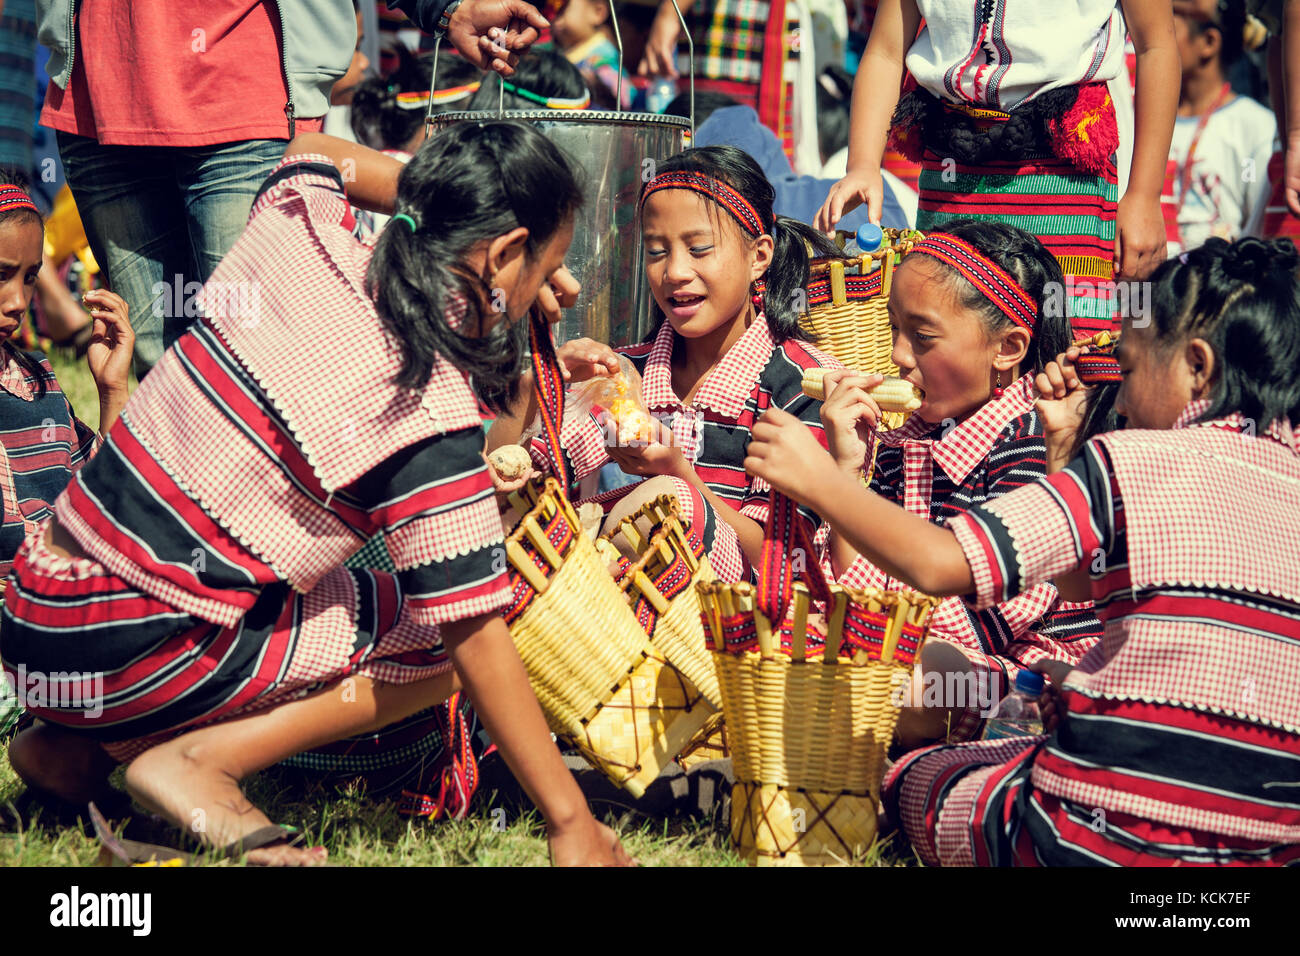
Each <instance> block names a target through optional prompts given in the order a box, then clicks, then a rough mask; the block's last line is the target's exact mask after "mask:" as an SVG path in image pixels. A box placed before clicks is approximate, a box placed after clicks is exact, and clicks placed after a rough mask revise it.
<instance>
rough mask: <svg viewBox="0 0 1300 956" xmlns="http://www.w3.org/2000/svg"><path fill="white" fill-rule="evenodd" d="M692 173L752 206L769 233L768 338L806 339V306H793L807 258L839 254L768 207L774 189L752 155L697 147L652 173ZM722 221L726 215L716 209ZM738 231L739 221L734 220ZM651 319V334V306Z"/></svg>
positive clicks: (660, 315) (822, 238) (811, 231)
mask: <svg viewBox="0 0 1300 956" xmlns="http://www.w3.org/2000/svg"><path fill="white" fill-rule="evenodd" d="M682 171H685V172H696V173H703V174H704V175H705V176H709V177H712V178H713V179H717V180H721V181H722V182H724V183H726V184H727V185H728V186H730V187H731V188H732V189H734V190H735V191H736V192H738V193H740V195H742V196H743V197H745V199H746V200H747V201H748V202H749V204H750V205H751V206H753V207H754V210H755V212H757V213H758V217H759V220H760V221H761V222H762V225H763V230H764V231H765V232H766V233H767V234H768V235H770V236H771V237H772V242H773V245H774V249H773V252H772V262H771V264H770V265H769V266H768V268H767V273H766V275H765V276H764V277H763V280H764V289H763V311H764V312H765V314H766V316H767V324H768V325H769V326H770V327H771V330H772V338H773V339H775V340H776V341H777V342H778V343H779V342H784V341H785V340H786V339H804V340H811V339H812V336H811V335H810V334H809V333H808V332H807V330H805V329H804V328H802V327H801V326H800V324H799V319H800V318H801V317H802V314H803V312H804V311H806V309H807V306H806V305H805V306H803V307H802V308H799V307H797V306H798V304H799V303H800V302H801V301H805V299H806V297H805V296H804V295H802V293H803V290H804V289H805V287H806V286H807V285H808V259H809V256H810V255H813V256H840V255H842V253H841V252H840V251H839V249H837V248H836V247H835V245H834V244H833V243H832V242H831V241H830V240H829V239H827V238H826V237H825V236H824V235H823V234H822V233H820V232H817V231H816V230H815V229H813V228H812V227H811V226H807V225H805V224H804V223H801V222H796V221H795V220H793V219H788V218H786V217H785V216H777V215H775V214H774V213H773V211H772V202H773V200H774V199H775V198H776V191H775V190H774V189H773V188H772V184H771V183H770V182H768V181H767V177H766V176H764V175H763V170H762V169H761V168H760V167H759V165H758V163H757V162H755V161H754V158H753V157H752V156H750V155H749V154H748V153H746V152H745V151H744V150H741V149H737V148H736V147H734V146H702V147H700V148H698V149H688V150H686V151H685V152H683V153H679V154H677V155H676V156H673V157H671V158H670V159H666V160H664V161H663V162H661V163H659V164H658V166H657V167H656V169H655V173H656V175H659V174H662V173H670V172H682ZM718 212H719V214H720V219H721V220H729V219H730V218H731V217H730V216H729V215H728V214H726V213H722V211H721V210H718ZM733 225H735V226H736V228H737V229H739V228H740V227H739V225H738V224H736V223H734V222H733ZM655 312H656V316H655V318H656V322H655V324H654V331H652V332H651V335H652V336H653V335H654V334H655V332H657V331H658V328H659V325H660V323H662V322H663V321H664V315H663V312H662V311H661V310H660V309H659V307H658V304H657V303H656V305H655Z"/></svg>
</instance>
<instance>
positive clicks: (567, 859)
mask: <svg viewBox="0 0 1300 956" xmlns="http://www.w3.org/2000/svg"><path fill="white" fill-rule="evenodd" d="M547 842H548V843H549V844H550V850H551V864H552V865H554V866H637V865H638V864H637V862H636V860H634V859H632V857H630V856H629V855H628V852H627V850H625V849H623V844H622V842H621V841H620V840H619V838H618V835H617V834H615V833H614V831H613V830H611V829H610V828H609V827H607V826H605V824H603V823H597V822H596V821H595V820H594V819H591V820H590V823H589V824H586V823H585V822H584V825H582V826H579V827H574V828H570V829H568V830H564V831H562V832H558V833H549V834H547Z"/></svg>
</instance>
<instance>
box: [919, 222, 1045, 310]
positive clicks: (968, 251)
mask: <svg viewBox="0 0 1300 956" xmlns="http://www.w3.org/2000/svg"><path fill="white" fill-rule="evenodd" d="M918 252H919V253H921V254H922V255H927V256H932V257H933V258H935V259H938V260H939V261H940V262H942V263H944V264H945V265H949V266H952V267H953V268H954V269H956V270H957V271H958V272H960V273H961V274H962V276H963V277H964V278H965V279H966V281H967V282H969V283H970V284H971V285H973V286H975V288H977V289H979V290H980V292H981V293H983V294H984V296H985V297H986V298H988V299H989V301H991V302H992V303H993V304H994V305H996V306H997V307H998V309H999V310H1000V311H1001V312H1002V314H1003V315H1005V316H1006V317H1007V318H1008V319H1010V320H1011V321H1012V322H1014V323H1015V324H1016V325H1018V326H1020V327H1021V328H1022V329H1024V330H1025V331H1026V332H1028V333H1029V334H1030V335H1033V333H1034V326H1036V325H1037V324H1038V308H1037V307H1036V306H1035V305H1034V300H1033V299H1031V298H1029V293H1027V292H1025V290H1024V289H1022V288H1020V283H1018V282H1017V281H1016V280H1015V279H1013V278H1012V277H1011V274H1010V273H1008V272H1007V271H1006V270H1005V269H1003V268H1002V267H1001V266H1000V265H998V264H997V263H996V262H994V261H993V260H992V259H990V258H989V257H988V256H986V255H984V254H983V253H982V252H980V251H979V250H978V249H976V248H975V247H974V246H972V245H971V244H970V243H968V242H966V241H965V240H962V239H958V238H957V237H956V236H950V235H947V234H946V233H942V232H934V233H931V234H930V235H928V236H926V237H925V239H923V240H922V241H921V242H918V243H917V244H916V245H914V246H913V247H912V254H913V255H915V254H916V253H918Z"/></svg>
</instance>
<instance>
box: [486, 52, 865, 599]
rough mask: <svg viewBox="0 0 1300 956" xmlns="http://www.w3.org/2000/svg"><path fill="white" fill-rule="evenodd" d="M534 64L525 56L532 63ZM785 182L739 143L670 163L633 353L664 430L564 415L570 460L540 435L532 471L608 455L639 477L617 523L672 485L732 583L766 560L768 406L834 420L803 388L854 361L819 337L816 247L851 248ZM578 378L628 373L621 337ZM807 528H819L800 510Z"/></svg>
mask: <svg viewBox="0 0 1300 956" xmlns="http://www.w3.org/2000/svg"><path fill="white" fill-rule="evenodd" d="M521 65H522V61H521ZM773 196H774V192H773V189H772V185H771V183H769V182H768V181H767V178H766V177H765V176H764V175H763V171H762V170H761V169H760V168H759V167H758V164H757V163H755V162H754V160H753V159H752V158H751V157H750V156H749V155H748V154H747V153H744V152H742V151H741V150H738V149H736V148H734V147H731V146H710V147H706V148H702V149H688V150H686V151H685V152H684V153H681V154H680V155H678V156H674V157H672V158H671V159H669V160H667V161H665V162H663V163H660V164H659V165H658V167H657V169H656V170H655V175H654V176H653V177H652V178H651V179H649V181H647V182H646V184H645V185H644V187H643V188H642V190H641V196H640V221H641V241H642V246H643V249H644V252H645V268H646V275H647V277H648V278H649V282H650V289H651V292H652V293H653V295H654V300H655V304H656V315H657V319H658V321H657V324H656V325H655V327H654V329H653V331H652V332H651V333H650V335H649V336H648V337H647V339H646V340H645V341H644V342H642V343H641V344H639V345H634V346H630V347H627V348H620V349H618V350H617V355H622V356H624V357H625V358H626V359H627V360H628V361H630V362H631V364H632V366H633V368H634V369H635V370H636V371H637V372H638V373H639V374H640V377H641V395H642V398H643V400H644V404H645V407H646V410H647V411H648V412H649V413H650V414H651V416H653V417H654V418H655V419H658V421H659V423H660V424H661V426H662V427H661V428H660V429H659V432H660V434H659V435H658V436H657V440H654V441H651V442H649V443H648V444H646V443H631V444H619V443H618V441H617V436H615V435H612V434H609V435H608V437H610V438H612V439H614V444H612V445H610V444H607V442H606V439H607V433H608V432H609V431H610V430H609V429H607V428H606V427H602V424H601V422H600V421H598V420H597V418H595V417H593V416H590V415H588V416H583V417H581V418H577V419H573V420H572V421H570V422H569V423H567V424H566V427H565V429H564V432H563V434H562V436H561V440H562V444H563V446H564V451H565V460H564V461H563V462H554V461H551V460H550V458H549V456H548V453H547V450H546V447H545V443H544V442H542V441H540V440H537V441H535V442H533V444H532V452H533V459H534V466H535V467H536V468H537V469H538V470H540V471H544V472H554V473H556V474H557V475H562V476H563V479H564V482H565V484H566V485H568V486H570V487H571V488H572V489H573V490H574V492H575V497H576V485H577V483H578V482H580V481H581V480H582V479H583V478H586V477H587V476H588V475H594V474H595V473H596V472H597V471H599V469H600V468H602V467H603V466H604V465H605V464H606V463H607V462H609V461H614V462H617V463H618V465H619V467H620V468H621V469H622V470H623V471H624V472H625V473H626V474H628V475H631V476H634V477H636V478H638V479H645V480H642V481H639V482H638V483H637V484H634V485H631V486H629V487H624V488H619V489H616V490H615V491H613V492H610V493H607V494H606V495H603V496H601V497H599V498H598V499H596V500H598V501H599V502H600V503H601V505H602V506H603V507H605V508H606V510H607V513H608V515H607V523H606V526H607V527H612V526H614V523H616V522H617V521H618V520H620V519H621V517H622V516H623V515H626V514H630V513H632V512H633V511H635V510H636V509H637V508H639V507H640V505H641V504H642V503H643V502H645V501H648V500H649V499H650V498H652V497H654V496H657V495H659V494H664V493H668V494H673V495H675V496H676V497H677V500H678V502H679V504H680V505H681V507H682V511H683V513H684V514H685V517H686V518H687V520H688V521H689V522H690V523H691V528H692V533H693V534H694V535H695V536H696V540H697V544H699V545H700V546H702V547H703V548H704V549H705V550H706V551H707V552H708V554H709V558H710V561H711V563H712V565H713V569H714V571H715V572H716V573H717V574H718V576H719V577H720V578H721V579H723V580H727V581H740V580H745V579H747V578H748V576H749V571H750V568H751V567H756V566H757V564H758V560H759V555H760V553H761V550H762V544H763V526H764V524H765V522H766V520H767V512H768V488H767V485H766V484H764V483H763V482H761V481H753V480H751V479H749V478H748V477H746V475H745V471H744V468H743V467H741V460H742V459H743V458H744V449H745V443H746V442H747V441H748V440H749V430H750V428H751V427H752V426H753V423H754V422H755V421H756V420H757V419H758V416H759V415H761V414H762V413H763V411H764V410H765V409H767V408H771V407H777V408H783V409H785V410H786V411H788V412H789V413H791V414H792V415H795V416H796V417H798V418H799V419H800V420H801V421H803V422H805V423H807V424H808V425H809V426H810V427H812V428H814V429H816V430H817V431H818V432H820V430H821V423H820V421H819V420H818V418H817V409H818V406H819V404H820V403H818V402H816V401H814V400H813V399H811V398H808V397H807V396H805V395H804V394H803V391H802V389H801V381H802V377H803V371H804V369H808V368H815V367H827V368H840V367H842V366H840V365H839V363H837V362H836V361H835V359H833V358H831V357H830V356H828V355H826V354H824V353H822V352H820V351H818V350H817V349H816V348H815V347H813V346H812V345H811V344H810V343H809V342H808V341H807V335H806V333H805V332H804V331H803V330H802V329H801V328H800V325H799V318H800V314H801V312H802V311H804V310H805V309H806V304H804V299H805V298H806V296H805V294H804V287H805V285H806V284H807V282H808V254H809V249H811V250H813V252H814V253H815V254H817V255H834V254H837V250H836V249H835V248H834V246H831V245H830V243H829V242H828V241H827V240H826V239H825V237H823V236H821V235H819V234H817V233H816V232H814V231H813V230H812V229H810V228H809V227H807V226H805V225H803V224H801V223H797V222H795V221H794V220H792V219H786V218H784V217H780V216H776V215H774V214H773V212H772V200H773ZM559 354H560V358H561V361H563V362H565V363H566V364H568V365H569V366H570V370H571V371H576V372H577V375H575V379H577V378H586V377H589V376H590V375H591V374H592V373H593V371H595V372H597V373H599V374H604V373H605V371H606V370H613V369H616V368H617V361H616V360H617V355H616V354H615V352H614V351H611V350H610V349H609V347H608V346H606V345H602V344H599V343H596V342H592V341H590V340H589V339H581V340H577V341H574V342H570V343H567V344H566V345H564V346H561V348H560V350H559ZM533 414H534V412H533V409H531V408H522V407H521V408H518V409H516V410H515V412H514V413H513V415H512V416H511V417H510V418H505V417H503V418H500V419H498V420H497V423H496V424H495V425H494V426H493V430H492V432H491V434H490V435H489V437H488V445H489V448H495V447H498V446H500V445H503V444H507V443H509V442H512V441H515V440H516V439H517V438H518V436H519V434H520V430H521V427H522V425H523V424H525V423H526V422H528V421H531V420H532V416H533ZM801 514H802V517H803V519H804V520H805V521H806V522H808V529H807V530H808V533H809V534H810V535H811V534H812V533H813V532H815V530H816V528H817V525H818V524H819V523H820V522H819V519H818V518H817V515H816V514H815V513H814V512H813V511H812V510H810V509H802V510H801Z"/></svg>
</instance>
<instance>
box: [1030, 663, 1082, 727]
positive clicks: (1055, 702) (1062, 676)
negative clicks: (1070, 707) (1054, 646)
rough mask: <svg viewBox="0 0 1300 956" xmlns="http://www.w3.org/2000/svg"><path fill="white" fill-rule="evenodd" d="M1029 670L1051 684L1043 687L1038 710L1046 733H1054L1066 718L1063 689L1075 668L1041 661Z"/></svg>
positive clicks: (1065, 664) (1069, 665)
mask: <svg viewBox="0 0 1300 956" xmlns="http://www.w3.org/2000/svg"><path fill="white" fill-rule="evenodd" d="M1029 669H1030V670H1031V671H1033V672H1034V673H1035V674H1042V675H1043V676H1044V677H1046V678H1047V679H1048V680H1049V681H1050V682H1051V683H1049V684H1047V685H1046V686H1044V687H1043V693H1042V694H1041V695H1040V696H1039V698H1038V709H1039V712H1040V713H1041V715H1042V718H1043V730H1044V732H1046V733H1049V734H1050V733H1053V732H1054V731H1055V730H1056V728H1057V727H1058V726H1060V723H1061V719H1062V718H1063V717H1064V716H1065V705H1064V702H1063V701H1062V700H1061V687H1062V685H1064V684H1065V682H1066V681H1067V680H1068V679H1069V677H1070V675H1071V674H1072V673H1074V666H1073V665H1072V664H1067V663H1066V662H1065V661H1051V660H1041V661H1035V662H1034V664H1033V665H1032V666H1031V667H1030V668H1029Z"/></svg>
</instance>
